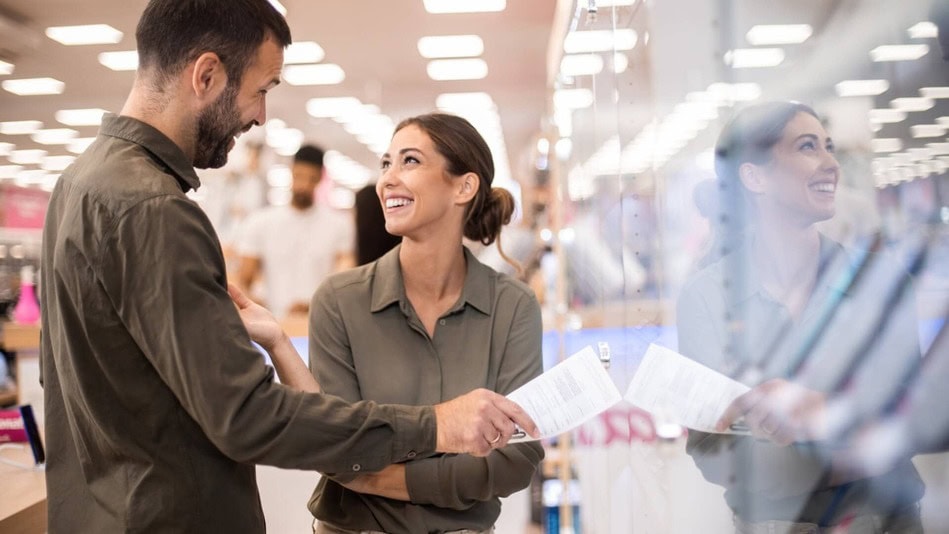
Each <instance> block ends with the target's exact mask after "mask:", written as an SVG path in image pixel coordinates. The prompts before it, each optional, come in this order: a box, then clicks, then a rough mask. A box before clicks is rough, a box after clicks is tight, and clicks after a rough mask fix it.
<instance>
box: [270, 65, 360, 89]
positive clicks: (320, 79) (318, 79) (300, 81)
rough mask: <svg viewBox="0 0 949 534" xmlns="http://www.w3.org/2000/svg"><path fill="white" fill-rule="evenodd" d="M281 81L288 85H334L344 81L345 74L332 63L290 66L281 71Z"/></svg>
mask: <svg viewBox="0 0 949 534" xmlns="http://www.w3.org/2000/svg"><path fill="white" fill-rule="evenodd" d="M283 79H284V80H286V81H287V83H289V84H290V85H335V84H338V83H341V82H342V81H343V80H345V79H346V73H345V72H344V71H343V69H342V68H341V67H340V66H339V65H336V64H334V63H320V64H318V65H290V66H288V67H286V68H285V69H283Z"/></svg>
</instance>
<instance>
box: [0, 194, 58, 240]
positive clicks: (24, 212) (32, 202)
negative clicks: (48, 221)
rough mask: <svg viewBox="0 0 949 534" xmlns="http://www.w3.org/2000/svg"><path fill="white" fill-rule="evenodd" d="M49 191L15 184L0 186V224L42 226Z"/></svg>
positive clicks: (38, 227) (8, 226) (32, 227)
mask: <svg viewBox="0 0 949 534" xmlns="http://www.w3.org/2000/svg"><path fill="white" fill-rule="evenodd" d="M48 204H49V193H47V192H46V191H42V190H39V189H27V188H25V187H18V186H15V185H4V186H0V226H3V227H6V228H24V229H26V228H31V229H41V228H43V220H44V219H45V218H46V206H47V205H48Z"/></svg>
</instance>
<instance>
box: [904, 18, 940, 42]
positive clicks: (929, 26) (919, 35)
mask: <svg viewBox="0 0 949 534" xmlns="http://www.w3.org/2000/svg"><path fill="white" fill-rule="evenodd" d="M906 31H907V32H908V33H909V36H910V37H911V38H913V39H935V38H936V37H939V28H938V27H937V26H936V25H935V24H934V23H932V22H929V21H928V20H926V21H923V22H918V23H916V24H913V25H912V26H910V27H909V29H907V30H906Z"/></svg>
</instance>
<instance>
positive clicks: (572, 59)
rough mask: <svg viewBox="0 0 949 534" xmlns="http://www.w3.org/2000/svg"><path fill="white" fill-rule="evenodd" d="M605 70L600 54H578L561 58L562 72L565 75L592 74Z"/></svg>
mask: <svg viewBox="0 0 949 534" xmlns="http://www.w3.org/2000/svg"><path fill="white" fill-rule="evenodd" d="M602 70H603V58H602V57H601V56H599V55H598V54H576V55H568V56H564V57H563V59H562V60H560V73H561V74H563V75H565V76H592V75H594V74H599V73H600V72H601V71H602Z"/></svg>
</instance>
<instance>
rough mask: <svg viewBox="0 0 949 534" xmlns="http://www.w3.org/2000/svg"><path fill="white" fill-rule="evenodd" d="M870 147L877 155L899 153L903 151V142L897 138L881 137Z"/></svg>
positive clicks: (871, 142) (873, 140) (871, 143)
mask: <svg viewBox="0 0 949 534" xmlns="http://www.w3.org/2000/svg"><path fill="white" fill-rule="evenodd" d="M870 146H871V147H872V148H873V151H874V152H877V153H887V152H899V151H900V150H903V141H902V140H901V139H899V138H897V137H881V138H877V139H872V140H871V141H870Z"/></svg>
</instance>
